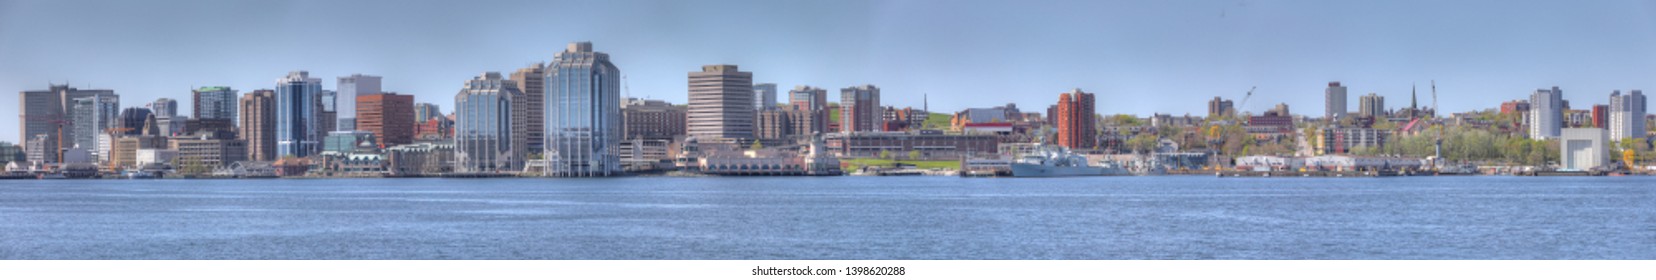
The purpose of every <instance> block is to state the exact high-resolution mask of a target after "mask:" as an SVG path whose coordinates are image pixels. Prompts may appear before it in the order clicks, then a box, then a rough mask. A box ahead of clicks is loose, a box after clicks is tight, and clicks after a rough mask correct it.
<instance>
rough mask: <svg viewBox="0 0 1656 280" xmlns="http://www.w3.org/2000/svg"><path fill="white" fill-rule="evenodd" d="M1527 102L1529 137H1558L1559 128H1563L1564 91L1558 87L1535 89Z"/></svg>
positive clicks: (1538, 138)
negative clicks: (1528, 106) (1528, 105)
mask: <svg viewBox="0 0 1656 280" xmlns="http://www.w3.org/2000/svg"><path fill="white" fill-rule="evenodd" d="M1529 103H1530V110H1529V118H1528V119H1529V137H1530V139H1537V140H1540V139H1552V138H1558V133H1559V129H1562V128H1564V91H1563V90H1559V89H1558V87H1552V89H1550V90H1549V89H1537V90H1535V94H1531V95H1530V102H1529Z"/></svg>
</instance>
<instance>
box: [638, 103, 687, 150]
mask: <svg viewBox="0 0 1656 280" xmlns="http://www.w3.org/2000/svg"><path fill="white" fill-rule="evenodd" d="M686 114H687V112H686V109H685V107H684V106H676V105H673V104H669V103H667V101H661V100H644V99H638V98H627V102H624V103H621V123H622V127H623V131H622V132H621V136H622V137H623V139H626V140H632V139H646V140H673V138H674V137H676V136H681V135H685V123H686V122H687V119H688V116H687V115H686Z"/></svg>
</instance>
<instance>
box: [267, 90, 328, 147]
mask: <svg viewBox="0 0 1656 280" xmlns="http://www.w3.org/2000/svg"><path fill="white" fill-rule="evenodd" d="M321 94H322V79H317V78H311V77H310V72H305V71H293V72H288V75H287V77H283V78H282V79H279V80H276V156H277V157H285V156H296V157H306V156H310V155H311V154H314V153H316V152H317V148H318V145H317V144H318V143H320V140H321V138H322V135H321V134H320V133H322V132H321V130H320V129H321V128H322V127H321V124H319V123H317V121H318V118H317V117H318V113H319V111H320V110H321V109H322V108H321V105H322V104H321V102H320V101H319V100H318V98H321Z"/></svg>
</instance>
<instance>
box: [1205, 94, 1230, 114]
mask: <svg viewBox="0 0 1656 280" xmlns="http://www.w3.org/2000/svg"><path fill="white" fill-rule="evenodd" d="M1235 109H1236V107H1235V106H1233V105H1232V103H1231V101H1230V100H1229V99H1223V98H1219V97H1218V96H1214V97H1213V100H1208V118H1216V117H1219V116H1224V115H1227V114H1230V113H1231V110H1235Z"/></svg>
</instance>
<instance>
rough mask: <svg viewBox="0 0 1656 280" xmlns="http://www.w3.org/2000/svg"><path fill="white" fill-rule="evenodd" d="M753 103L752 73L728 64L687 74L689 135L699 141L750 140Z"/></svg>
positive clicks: (710, 66)
mask: <svg viewBox="0 0 1656 280" xmlns="http://www.w3.org/2000/svg"><path fill="white" fill-rule="evenodd" d="M753 104H754V101H753V73H750V72H742V71H739V70H737V68H736V65H728V64H727V65H707V66H702V71H701V72H690V102H689V105H690V116H689V117H690V119H689V128H688V129H689V133H690V136H695V137H697V138H699V139H700V140H701V141H710V140H712V139H727V140H734V141H738V142H742V141H743V140H745V139H753V117H754V109H753Z"/></svg>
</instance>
